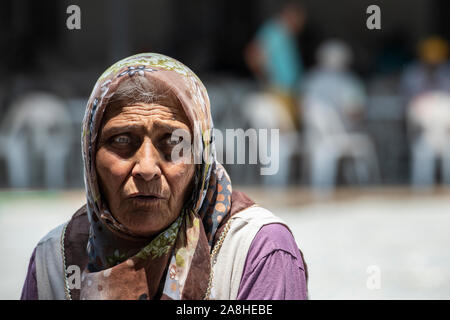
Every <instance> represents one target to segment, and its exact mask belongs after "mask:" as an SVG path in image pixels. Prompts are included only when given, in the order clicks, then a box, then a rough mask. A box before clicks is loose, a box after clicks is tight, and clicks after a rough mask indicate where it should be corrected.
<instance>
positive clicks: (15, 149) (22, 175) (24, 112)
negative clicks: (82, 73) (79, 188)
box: [0, 91, 73, 189]
mask: <svg viewBox="0 0 450 320" xmlns="http://www.w3.org/2000/svg"><path fill="white" fill-rule="evenodd" d="M0 125H1V126H0V138H1V140H3V141H2V143H1V145H0V158H2V157H3V158H4V159H6V163H7V171H8V176H9V185H10V186H11V187H12V188H31V187H35V186H36V181H37V180H39V178H40V177H39V175H40V173H41V172H43V173H44V180H45V183H44V185H45V186H46V187H47V188H55V189H56V188H62V187H65V186H66V185H67V181H66V173H67V172H66V171H67V163H68V162H67V160H68V156H69V152H70V147H71V145H72V144H71V142H72V133H73V132H72V122H71V119H70V112H69V110H68V107H67V105H66V103H65V101H64V100H62V99H61V98H59V97H58V96H57V95H55V94H53V93H50V92H45V91H29V92H26V93H24V94H22V95H21V96H20V97H19V98H17V99H16V100H14V101H13V103H12V104H11V106H10V108H9V111H8V112H7V113H6V115H5V117H4V119H3V121H2V123H1V124H0ZM40 164H42V165H40Z"/></svg>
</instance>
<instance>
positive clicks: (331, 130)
mask: <svg viewBox="0 0 450 320" xmlns="http://www.w3.org/2000/svg"><path fill="white" fill-rule="evenodd" d="M304 116H305V140H306V148H307V150H308V152H307V153H308V155H309V167H310V180H311V184H312V187H313V189H314V191H315V192H316V193H317V194H318V195H327V194H329V193H330V192H331V191H332V190H333V189H334V187H335V185H336V179H337V171H338V165H339V160H341V159H342V158H344V157H346V158H350V159H352V160H353V163H354V169H355V173H356V177H357V180H358V181H357V182H358V183H365V182H369V181H370V179H371V177H373V178H375V179H376V180H377V179H379V166H378V160H377V155H376V151H375V147H374V145H373V143H372V140H371V139H370V137H369V136H368V135H367V134H365V133H361V132H348V131H347V130H346V129H345V126H344V124H343V122H342V120H341V118H340V116H339V114H338V113H337V112H336V110H335V109H334V108H333V107H331V106H330V105H328V104H327V103H325V102H324V101H322V100H320V99H318V98H311V97H310V98H308V99H306V100H305V108H304Z"/></svg>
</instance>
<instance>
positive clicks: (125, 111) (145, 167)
mask: <svg viewBox="0 0 450 320" xmlns="http://www.w3.org/2000/svg"><path fill="white" fill-rule="evenodd" d="M188 123H189V122H188V120H187V118H186V115H185V114H184V112H183V110H182V109H181V107H180V106H176V107H173V106H165V105H161V104H145V103H135V104H131V105H126V106H120V105H116V106H114V105H112V106H110V108H107V110H106V112H105V115H104V118H103V123H102V126H101V129H100V136H99V142H98V147H97V153H96V162H95V165H96V169H97V175H98V177H99V185H100V190H101V192H102V195H103V196H104V198H105V200H106V201H107V203H108V206H109V210H110V211H111V213H112V215H113V216H114V217H115V218H116V219H117V220H118V221H119V222H120V223H121V224H123V225H124V226H125V227H127V228H128V229H129V230H131V231H133V232H135V233H136V234H139V235H142V236H152V235H155V234H157V233H159V232H160V231H162V230H164V229H165V228H166V227H168V226H169V225H170V224H171V223H172V222H173V221H174V220H175V219H176V218H177V217H178V216H179V214H180V212H181V209H182V207H183V204H184V202H185V200H186V198H187V197H188V196H189V195H190V194H189V193H190V192H191V188H190V186H191V182H192V180H193V175H194V170H195V167H194V164H193V163H192V161H177V162H172V161H171V152H172V149H173V148H174V142H172V141H171V134H172V132H173V131H174V130H176V129H182V130H186V131H187V132H190V131H189V126H188ZM185 162H189V163H185Z"/></svg>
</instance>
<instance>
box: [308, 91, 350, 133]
mask: <svg viewBox="0 0 450 320" xmlns="http://www.w3.org/2000/svg"><path fill="white" fill-rule="evenodd" d="M304 105H305V108H304V121H305V130H307V131H309V132H307V134H308V133H310V134H315V135H319V136H321V137H322V138H327V137H329V136H332V135H336V134H340V135H345V134H347V132H346V129H345V125H344V123H343V122H342V119H341V117H340V116H339V114H338V113H337V111H336V110H335V109H334V108H333V107H332V106H331V105H329V104H328V103H327V102H326V101H324V100H321V99H319V98H315V97H308V98H306V99H305V101H304Z"/></svg>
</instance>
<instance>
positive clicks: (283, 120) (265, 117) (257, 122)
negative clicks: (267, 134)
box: [242, 92, 295, 132]
mask: <svg viewBox="0 0 450 320" xmlns="http://www.w3.org/2000/svg"><path fill="white" fill-rule="evenodd" d="M242 111H243V114H244V116H245V118H246V119H247V121H248V123H249V125H250V127H251V128H255V129H266V128H267V129H280V131H281V132H293V131H295V124H294V120H293V119H292V117H291V116H290V114H289V112H288V111H287V109H286V107H284V106H283V104H282V102H281V101H280V100H279V99H277V98H276V97H275V96H273V95H272V94H270V93H264V92H259V93H252V94H249V95H248V96H247V97H246V98H245V99H244V101H243V104H242Z"/></svg>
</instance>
